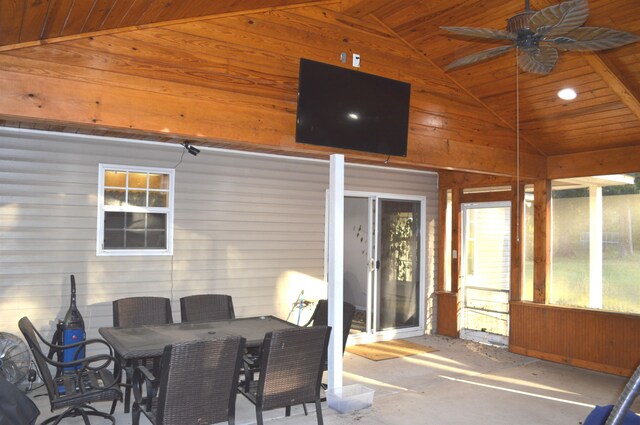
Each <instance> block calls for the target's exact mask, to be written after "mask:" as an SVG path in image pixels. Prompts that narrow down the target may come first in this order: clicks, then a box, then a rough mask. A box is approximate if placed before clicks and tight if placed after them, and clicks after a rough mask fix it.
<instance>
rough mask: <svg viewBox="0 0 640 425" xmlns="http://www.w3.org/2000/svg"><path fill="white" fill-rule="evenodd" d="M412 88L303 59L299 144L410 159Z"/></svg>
mask: <svg viewBox="0 0 640 425" xmlns="http://www.w3.org/2000/svg"><path fill="white" fill-rule="evenodd" d="M410 95H411V85H410V84H409V83H404V82H402V81H396V80H391V79H389V78H384V77H379V76H376V75H371V74H366V73H364V72H360V71H354V70H350V69H345V68H341V67H338V66H333V65H328V64H324V63H320V62H315V61H312V60H308V59H300V77H299V81H298V111H297V116H296V142H298V143H308V144H311V145H321V146H329V147H335V148H342V149H354V150H358V151H365V152H373V153H380V154H385V155H394V156H407V136H408V132H409V98H410Z"/></svg>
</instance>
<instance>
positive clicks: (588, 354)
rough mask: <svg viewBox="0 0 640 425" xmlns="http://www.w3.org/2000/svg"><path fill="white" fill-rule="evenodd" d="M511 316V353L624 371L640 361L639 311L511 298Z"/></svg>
mask: <svg viewBox="0 0 640 425" xmlns="http://www.w3.org/2000/svg"><path fill="white" fill-rule="evenodd" d="M439 305H440V304H438V306H439ZM510 320H511V329H510V334H509V350H510V351H512V352H514V353H518V354H524V355H527V356H532V357H537V358H540V359H544V360H550V361H554V362H558V363H565V364H569V365H572V366H578V367H583V368H587V369H593V370H597V371H601V372H607V373H613V374H616V375H623V376H631V374H632V373H633V371H634V370H635V369H636V367H637V366H638V364H640V315H633V314H620V313H611V312H604V311H597V310H588V309H580V308H569V307H562V306H551V305H548V304H547V305H545V304H537V303H527V302H512V303H511V317H510Z"/></svg>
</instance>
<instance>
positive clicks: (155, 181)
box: [149, 174, 169, 189]
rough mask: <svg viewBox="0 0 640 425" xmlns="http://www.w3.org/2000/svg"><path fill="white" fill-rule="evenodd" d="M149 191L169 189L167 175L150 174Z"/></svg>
mask: <svg viewBox="0 0 640 425" xmlns="http://www.w3.org/2000/svg"><path fill="white" fill-rule="evenodd" d="M149 189H169V176H168V175H167V174H149Z"/></svg>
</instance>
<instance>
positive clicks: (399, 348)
mask: <svg viewBox="0 0 640 425" xmlns="http://www.w3.org/2000/svg"><path fill="white" fill-rule="evenodd" d="M347 351H348V352H350V353H353V354H357V355H358V356H362V357H365V358H367V359H369V360H375V361H379V360H388V359H399V358H401V357H407V356H414V355H416V354H424V353H431V352H432V351H438V350H436V349H435V348H433V347H429V346H427V345H422V344H416V343H415V342H411V341H406V340H404V339H395V340H393V341H382V342H374V343H373V344H362V345H352V346H350V347H347Z"/></svg>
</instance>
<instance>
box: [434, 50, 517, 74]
mask: <svg viewBox="0 0 640 425" xmlns="http://www.w3.org/2000/svg"><path fill="white" fill-rule="evenodd" d="M514 48H515V46H513V45H511V46H500V47H494V48H493V49H487V50H483V51H482V52H478V53H474V54H471V55H468V56H465V57H462V58H460V59H457V60H455V61H453V62H451V63H450V64H449V65H447V66H446V68H445V71H448V70H450V69H453V68H458V67H461V66H465V65H470V64H472V63H476V62H481V61H484V60H487V59H491V58H494V57H496V56H500V55H502V54H504V53H507V52H508V51H509V50H512V49H514Z"/></svg>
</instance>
